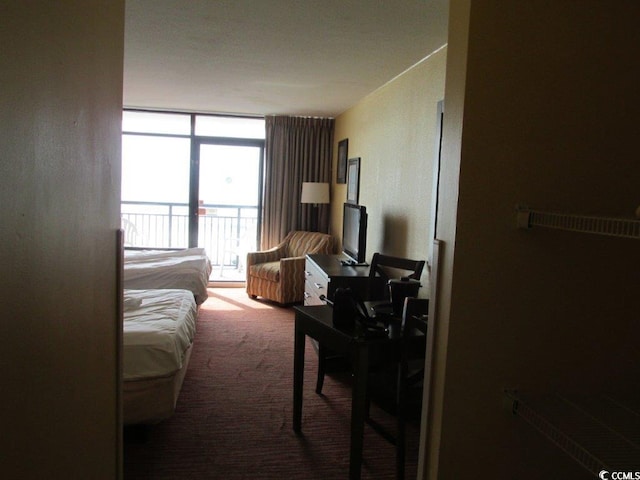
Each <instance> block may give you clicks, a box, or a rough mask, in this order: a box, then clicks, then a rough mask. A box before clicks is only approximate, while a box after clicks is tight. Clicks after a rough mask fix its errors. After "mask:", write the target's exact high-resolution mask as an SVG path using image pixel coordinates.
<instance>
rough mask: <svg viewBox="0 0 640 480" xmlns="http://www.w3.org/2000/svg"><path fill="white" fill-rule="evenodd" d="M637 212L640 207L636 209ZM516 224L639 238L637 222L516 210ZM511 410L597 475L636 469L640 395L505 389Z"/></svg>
mask: <svg viewBox="0 0 640 480" xmlns="http://www.w3.org/2000/svg"><path fill="white" fill-rule="evenodd" d="M639 210H640V208H639ZM516 221H517V226H518V228H522V229H531V228H534V227H535V228H537V227H543V228H551V229H558V230H566V231H572V232H580V233H588V234H595V235H604V236H609V237H619V238H631V239H640V219H637V218H611V217H603V216H594V215H580V214H573V213H557V212H548V211H542V210H536V209H530V208H528V207H518V209H517V218H516ZM505 395H506V396H507V398H508V399H509V401H510V402H511V411H512V412H513V414H514V415H517V416H518V417H520V418H522V419H523V420H524V421H526V422H527V423H529V424H530V425H531V426H532V427H533V428H535V429H536V430H537V431H539V432H540V433H541V434H542V435H544V436H545V437H546V438H547V439H549V440H550V441H551V442H552V443H554V444H555V445H556V446H557V447H559V448H560V449H561V450H563V451H564V452H565V453H567V454H568V455H569V456H571V457H572V458H573V459H574V460H575V461H576V462H578V463H579V464H580V465H582V466H583V467H584V468H586V469H587V470H588V471H589V472H591V473H593V474H594V475H596V476H598V475H600V473H601V472H602V471H604V470H606V471H609V472H612V471H626V472H638V471H640V396H638V397H637V398H636V399H634V400H630V399H628V398H624V399H621V398H617V397H615V396H611V395H604V394H603V395H595V396H593V395H588V396H587V395H579V396H576V395H563V394H548V395H539V394H532V393H529V392H527V393H523V392H520V391H517V390H505Z"/></svg>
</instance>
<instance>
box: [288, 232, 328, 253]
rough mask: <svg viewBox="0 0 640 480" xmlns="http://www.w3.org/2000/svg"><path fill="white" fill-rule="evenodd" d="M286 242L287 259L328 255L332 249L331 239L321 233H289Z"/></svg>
mask: <svg viewBox="0 0 640 480" xmlns="http://www.w3.org/2000/svg"><path fill="white" fill-rule="evenodd" d="M285 240H286V241H287V256H288V257H304V256H305V255H308V254H314V253H320V254H330V253H332V252H331V250H332V248H333V237H332V236H331V235H328V234H326V233H321V232H306V231H302V230H294V231H292V232H289V234H288V235H287V237H286V239H285Z"/></svg>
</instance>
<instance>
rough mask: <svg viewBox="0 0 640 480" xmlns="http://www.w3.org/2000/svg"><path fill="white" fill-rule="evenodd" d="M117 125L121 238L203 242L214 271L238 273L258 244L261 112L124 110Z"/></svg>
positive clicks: (137, 243) (130, 242)
mask: <svg viewBox="0 0 640 480" xmlns="http://www.w3.org/2000/svg"><path fill="white" fill-rule="evenodd" d="M122 129H123V135H122V223H123V228H124V230H125V242H126V245H127V246H128V247H136V248H185V247H189V246H201V247H204V248H205V249H206V250H207V254H208V255H209V257H210V258H211V260H212V263H213V264H214V267H217V268H214V271H219V272H220V274H222V273H223V272H225V271H226V272H227V273H230V272H233V270H236V271H238V272H237V273H242V272H241V269H242V261H241V260H242V255H243V249H244V250H247V249H252V248H255V246H256V245H257V244H258V232H259V219H260V214H259V213H260V207H261V204H260V199H261V193H262V192H261V186H262V162H263V158H264V135H265V132H264V119H262V118H247V117H226V116H217V115H203V114H186V113H164V112H148V111H137V110H125V111H124V113H123V121H122ZM230 267H231V268H230Z"/></svg>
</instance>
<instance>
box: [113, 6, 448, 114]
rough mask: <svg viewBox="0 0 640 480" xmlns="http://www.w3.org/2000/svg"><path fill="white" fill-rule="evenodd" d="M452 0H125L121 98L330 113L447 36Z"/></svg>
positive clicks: (227, 109)
mask: <svg viewBox="0 0 640 480" xmlns="http://www.w3.org/2000/svg"><path fill="white" fill-rule="evenodd" d="M447 16H448V0H395V1H390V0H353V1H345V0H253V1H251V0H127V1H126V22H125V25H126V28H125V62H124V105H125V107H136V108H153V109H164V110H180V111H198V112H213V113H238V114H257V115H268V114H289V115H308V116H328V117H333V116H336V115H338V114H340V113H342V112H344V111H345V110H346V109H348V108H349V107H351V106H353V105H354V104H356V103H357V102H358V101H359V100H361V99H362V98H364V97H365V96H366V95H368V94H369V93H371V92H373V91H375V90H376V89H377V88H379V87H381V86H382V85H384V84H385V83H386V82H388V81H390V80H391V79H393V78H394V77H396V76H397V75H399V74H400V73H402V72H403V71H405V70H406V69H407V68H410V67H411V66H413V65H415V64H416V63H418V62H419V61H420V60H422V59H423V58H425V57H426V56H428V55H429V54H430V53H432V52H433V51H435V50H437V49H438V48H440V47H441V46H443V45H444V44H445V43H446V41H447Z"/></svg>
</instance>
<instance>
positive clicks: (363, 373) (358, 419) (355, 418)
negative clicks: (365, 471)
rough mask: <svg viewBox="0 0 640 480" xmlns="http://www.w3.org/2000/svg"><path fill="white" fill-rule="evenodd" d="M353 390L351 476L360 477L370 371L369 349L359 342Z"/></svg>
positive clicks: (355, 478)
mask: <svg viewBox="0 0 640 480" xmlns="http://www.w3.org/2000/svg"><path fill="white" fill-rule="evenodd" d="M354 367H355V368H354V375H353V392H352V400H351V451H350V458H349V478H350V479H351V480H359V479H360V470H361V468H360V467H361V465H362V447H363V441H364V422H365V415H366V401H367V375H368V373H369V350H368V349H367V347H366V346H364V345H362V344H358V345H357V346H356V350H355V366H354Z"/></svg>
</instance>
